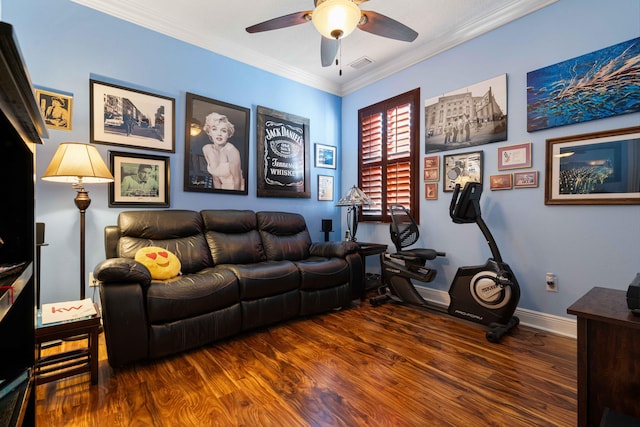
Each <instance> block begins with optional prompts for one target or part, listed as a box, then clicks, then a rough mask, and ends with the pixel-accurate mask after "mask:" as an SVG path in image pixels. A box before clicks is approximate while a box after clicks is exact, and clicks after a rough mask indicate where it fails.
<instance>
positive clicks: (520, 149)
mask: <svg viewBox="0 0 640 427" xmlns="http://www.w3.org/2000/svg"><path fill="white" fill-rule="evenodd" d="M530 167H531V143H530V142H525V143H524V144H517V145H510V146H508V147H498V170H501V171H503V170H507V169H523V168H530Z"/></svg>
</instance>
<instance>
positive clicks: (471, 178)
mask: <svg viewBox="0 0 640 427" xmlns="http://www.w3.org/2000/svg"><path fill="white" fill-rule="evenodd" d="M443 157H444V179H443V183H442V187H443V188H442V189H443V191H446V192H450V191H453V190H454V188H456V184H460V186H461V187H464V185H465V184H466V183H467V182H480V183H481V182H482V151H473V152H470V153H460V154H449V155H447V154H445V155H444V156H443Z"/></svg>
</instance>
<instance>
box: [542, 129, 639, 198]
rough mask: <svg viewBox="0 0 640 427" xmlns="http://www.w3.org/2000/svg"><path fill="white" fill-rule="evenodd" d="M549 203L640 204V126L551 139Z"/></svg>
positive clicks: (549, 152) (549, 149) (546, 178)
mask: <svg viewBox="0 0 640 427" xmlns="http://www.w3.org/2000/svg"><path fill="white" fill-rule="evenodd" d="M544 199H545V200H544V202H545V204H547V205H623V204H640V126H635V127H630V128H624V129H616V130H610V131H603V132H594V133H588V134H582V135H573V136H567V137H561V138H552V139H547V151H546V170H545V194H544Z"/></svg>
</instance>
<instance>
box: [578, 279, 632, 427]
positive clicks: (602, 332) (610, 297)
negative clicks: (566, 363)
mask: <svg viewBox="0 0 640 427" xmlns="http://www.w3.org/2000/svg"><path fill="white" fill-rule="evenodd" d="M567 313H569V314H574V315H576V316H577V317H578V425H579V426H581V427H582V426H589V427H590V426H599V425H600V421H601V419H602V414H603V413H604V410H605V408H609V409H611V410H613V411H616V412H619V413H622V414H625V415H628V416H631V417H637V418H640V404H639V403H638V391H639V390H640V369H639V367H640V317H637V316H634V315H633V314H632V313H631V311H630V310H629V309H628V308H627V301H626V292H625V291H622V290H617V289H607V288H593V289H591V290H590V291H589V292H587V293H586V294H585V295H584V296H583V297H582V298H580V299H579V300H578V301H576V302H575V303H574V304H573V305H572V306H571V307H569V308H568V309H567Z"/></svg>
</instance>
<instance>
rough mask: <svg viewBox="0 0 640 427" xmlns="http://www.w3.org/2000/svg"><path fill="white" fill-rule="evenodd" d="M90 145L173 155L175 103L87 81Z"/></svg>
mask: <svg viewBox="0 0 640 427" xmlns="http://www.w3.org/2000/svg"><path fill="white" fill-rule="evenodd" d="M89 83H90V86H89V87H90V96H91V102H90V118H91V120H90V141H91V143H92V144H108V145H120V146H123V147H132V148H142V149H147V150H156V151H168V152H171V153H174V152H175V115H176V102H175V99H173V98H169V97H167V96H161V95H156V94H154V93H150V92H144V91H141V90H136V89H130V88H126V87H124V86H118V85H114V84H110V83H104V82H99V81H97V80H90V81H89Z"/></svg>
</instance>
